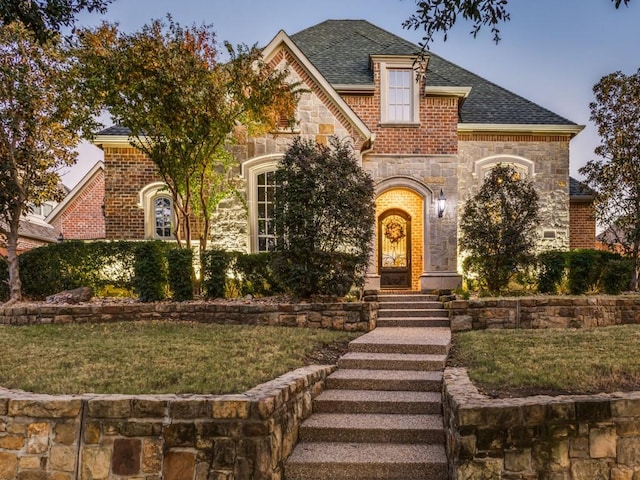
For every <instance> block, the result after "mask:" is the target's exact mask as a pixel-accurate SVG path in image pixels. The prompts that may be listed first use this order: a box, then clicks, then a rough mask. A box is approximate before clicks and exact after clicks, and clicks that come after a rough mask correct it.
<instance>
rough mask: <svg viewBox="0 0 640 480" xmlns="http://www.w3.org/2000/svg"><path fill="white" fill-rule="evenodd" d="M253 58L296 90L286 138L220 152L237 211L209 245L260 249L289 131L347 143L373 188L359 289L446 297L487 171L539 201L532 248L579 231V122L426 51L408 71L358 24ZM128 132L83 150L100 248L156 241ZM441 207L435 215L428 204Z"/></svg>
mask: <svg viewBox="0 0 640 480" xmlns="http://www.w3.org/2000/svg"><path fill="white" fill-rule="evenodd" d="M263 52H264V58H265V60H266V61H268V62H270V63H271V64H273V65H288V67H289V68H290V71H291V76H292V78H293V79H294V80H300V81H302V82H303V84H304V86H305V87H306V88H307V89H308V92H307V93H305V94H303V96H302V98H301V100H300V103H299V105H298V109H297V128H296V132H294V133H290V132H289V133H286V132H274V133H272V134H269V135H264V136H262V137H259V138H249V139H247V141H246V143H244V144H242V145H235V146H234V147H233V153H234V154H235V155H236V158H237V159H238V161H239V164H240V171H239V174H240V176H241V178H242V179H244V188H245V190H244V194H245V195H246V201H247V206H248V211H247V210H246V209H245V208H244V207H243V206H242V205H241V203H240V202H237V201H235V200H227V201H225V202H223V204H222V205H221V206H220V207H219V208H218V211H217V212H216V214H215V217H214V234H213V239H212V243H213V244H214V245H217V246H220V247H223V248H226V249H229V250H243V251H251V252H257V251H261V250H265V249H267V248H268V245H269V244H270V241H269V240H270V238H271V237H272V235H273V231H272V230H271V228H270V221H271V219H270V218H269V212H270V211H271V209H270V208H269V204H270V202H271V201H272V198H271V197H270V193H271V192H272V188H273V182H274V177H273V172H274V171H275V169H276V168H277V165H278V162H279V160H280V159H281V158H282V156H283V154H284V152H285V151H286V149H287V147H288V146H289V144H290V142H291V139H292V138H293V136H294V135H301V136H302V137H304V138H309V139H313V140H315V141H317V142H320V143H326V142H327V140H328V138H329V137H330V136H332V135H335V136H337V137H340V138H344V137H348V138H350V139H351V140H352V142H353V145H354V147H355V151H356V154H357V157H358V159H359V161H360V162H361V164H362V166H363V168H364V169H365V170H366V171H368V172H369V173H370V174H371V175H372V177H373V179H374V180H375V185H376V187H375V195H376V209H377V211H376V218H377V225H376V240H375V245H374V247H375V255H374V256H373V258H372V262H371V265H370V268H369V272H368V275H367V288H372V289H379V288H393V289H400V288H407V289H409V288H410V289H413V290H431V289H436V288H453V287H456V286H457V285H458V284H459V282H460V273H459V272H460V263H459V260H458V254H459V252H458V236H457V232H458V224H459V220H460V211H461V208H462V205H463V203H464V202H465V201H466V200H467V199H469V198H470V197H471V196H472V195H473V193H474V192H475V191H477V189H478V187H479V185H480V184H481V182H482V179H483V178H484V176H485V175H486V173H487V172H488V171H489V170H490V169H491V168H492V167H493V166H494V165H496V164H497V163H507V164H510V165H512V166H514V167H515V168H516V169H518V171H520V173H521V174H522V175H524V176H526V177H527V178H530V179H531V180H533V182H534V185H535V187H536V189H537V190H538V192H539V193H540V198H541V215H542V219H543V220H542V224H541V227H540V242H539V243H540V248H565V249H566V248H569V247H570V245H571V238H573V237H574V236H575V237H576V238H581V236H582V235H585V236H587V235H590V233H583V232H581V231H578V230H576V231H575V232H574V231H572V230H571V228H570V198H571V192H570V183H571V181H570V178H569V142H570V140H571V139H572V138H573V137H574V136H575V135H576V134H578V133H579V132H580V131H581V130H582V128H583V127H582V126H580V125H577V124H575V123H573V122H571V121H570V120H567V119H565V118H563V117H561V116H559V115H556V114H555V113H553V112H551V111H549V110H547V109H545V108H543V107H541V106H538V105H536V104H534V103H532V102H530V101H528V100H526V99H524V98H522V97H520V96H518V95H516V94H514V93H512V92H509V91H507V90H505V89H504V88H501V87H499V86H498V85H495V84H493V83H491V82H489V81H487V80H485V79H483V78H481V77H479V76H477V75H474V74H473V73H471V72H469V71H467V70H465V69H463V68H461V67H459V66H457V65H455V64H453V63H451V62H449V61H447V60H445V59H443V58H441V57H439V56H437V55H435V54H433V53H428V54H427V56H426V58H425V62H426V70H424V69H423V70H422V71H420V70H419V69H418V68H416V67H417V66H418V64H416V63H415V60H416V54H417V52H419V47H418V46H416V45H414V44H412V43H410V42H408V41H406V40H404V39H402V38H400V37H398V36H396V35H394V34H391V33H389V32H387V31H385V30H382V29H380V28H378V27H376V26H375V25H372V24H371V23H368V22H366V21H361V20H328V21H326V22H323V23H320V24H318V25H315V26H313V27H310V28H308V29H306V30H303V31H301V32H299V33H296V34H294V35H291V36H290V35H288V34H286V33H285V32H284V31H280V32H279V33H278V34H277V35H276V36H275V38H274V39H273V40H272V41H271V42H270V43H269V44H268V45H267V46H266V47H265V48H264V51H263ZM567 88H569V86H567ZM128 134H129V132H128V131H127V130H126V129H123V128H121V127H118V126H115V127H111V128H107V129H106V130H103V131H102V132H100V134H99V135H98V136H97V137H96V139H95V140H94V143H95V144H96V145H98V146H99V147H100V148H102V149H103V150H104V174H105V220H106V238H108V239H120V238H127V239H141V238H160V239H163V238H165V239H167V238H169V237H170V236H171V233H170V231H169V229H168V228H166V225H168V224H170V223H171V218H172V209H171V207H172V205H171V198H170V196H169V195H168V193H167V192H166V190H164V185H163V184H162V182H160V180H159V178H158V176H157V175H156V173H155V167H154V165H153V163H152V162H150V161H149V160H148V159H147V158H145V156H144V155H143V154H142V153H141V152H139V151H138V150H136V149H135V148H133V147H131V146H130V145H129V142H128ZM445 198H446V202H445V205H444V210H443V211H442V210H440V209H439V208H438V205H441V202H438V199H441V200H444V199H445ZM576 216H577V214H576ZM576 225H577V227H576V228H577V229H580V228H582V227H580V226H579V224H576Z"/></svg>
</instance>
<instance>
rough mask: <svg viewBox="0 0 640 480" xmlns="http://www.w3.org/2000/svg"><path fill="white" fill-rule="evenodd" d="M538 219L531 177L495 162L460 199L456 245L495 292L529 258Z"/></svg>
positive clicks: (503, 285) (526, 262) (529, 260)
mask: <svg viewBox="0 0 640 480" xmlns="http://www.w3.org/2000/svg"><path fill="white" fill-rule="evenodd" d="M538 224H539V213H538V194H537V192H536V191H535V189H534V187H533V183H532V182H531V181H530V180H527V179H524V178H521V177H520V174H519V173H518V172H517V171H516V170H515V169H514V168H513V167H511V166H510V165H503V164H498V165H496V166H495V167H494V168H493V169H492V170H491V171H490V172H489V174H488V175H487V177H486V178H485V179H484V182H483V183H482V186H481V187H480V190H479V192H478V193H477V194H476V195H474V196H473V198H471V199H470V200H468V201H467V202H466V203H465V205H464V209H463V212H462V217H461V219H460V230H461V233H462V235H461V238H460V248H461V250H462V251H464V252H466V253H467V254H468V257H467V259H466V260H465V266H466V268H465V269H466V270H468V271H469V272H471V273H475V274H477V275H478V276H479V277H480V280H481V281H483V282H484V283H485V284H486V286H487V288H488V289H489V291H491V292H499V291H500V290H501V289H502V288H504V287H506V286H507V284H508V283H509V280H510V279H511V277H512V276H513V275H514V274H515V273H516V272H517V271H518V269H519V268H520V267H523V266H526V265H528V264H530V263H531V261H532V260H533V249H534V247H535V244H536V227H537V226H538Z"/></svg>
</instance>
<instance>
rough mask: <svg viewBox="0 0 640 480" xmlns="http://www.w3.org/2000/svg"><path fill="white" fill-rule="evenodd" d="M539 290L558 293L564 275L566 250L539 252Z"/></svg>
mask: <svg viewBox="0 0 640 480" xmlns="http://www.w3.org/2000/svg"><path fill="white" fill-rule="evenodd" d="M537 260H538V262H537V263H538V292H540V293H557V291H558V287H559V285H560V283H561V282H562V278H563V277H564V273H565V269H566V263H567V255H566V252H562V251H559V250H550V251H548V252H542V253H540V254H538V259H537Z"/></svg>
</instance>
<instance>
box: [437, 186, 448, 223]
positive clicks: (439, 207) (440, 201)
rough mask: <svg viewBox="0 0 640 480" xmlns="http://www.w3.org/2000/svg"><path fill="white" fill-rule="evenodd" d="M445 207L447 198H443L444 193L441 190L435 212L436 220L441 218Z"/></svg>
mask: <svg viewBox="0 0 640 480" xmlns="http://www.w3.org/2000/svg"><path fill="white" fill-rule="evenodd" d="M446 206H447V197H445V196H444V192H443V191H442V189H440V195H438V200H437V205H436V208H437V211H438V218H442V216H443V215H444V209H445V208H446Z"/></svg>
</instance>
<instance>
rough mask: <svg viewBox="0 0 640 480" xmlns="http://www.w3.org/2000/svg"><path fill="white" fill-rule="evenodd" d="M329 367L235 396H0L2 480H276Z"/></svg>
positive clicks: (306, 369)
mask: <svg viewBox="0 0 640 480" xmlns="http://www.w3.org/2000/svg"><path fill="white" fill-rule="evenodd" d="M334 370H335V366H308V367H304V368H300V369H298V370H295V371H293V372H289V373H287V374H285V375H282V376H280V377H278V378H277V379H275V380H272V381H270V382H267V383H264V384H262V385H259V386H257V387H255V388H253V389H251V390H248V391H247V392H244V393H242V394H239V395H139V396H136V395H93V394H86V395H63V396H62V395H61V396H56V395H40V394H33V393H26V392H20V391H14V390H7V389H0V478H44V477H43V475H44V476H47V478H56V479H60V480H70V479H72V478H100V479H109V480H110V479H117V478H122V477H123V476H135V477H136V478H147V479H160V478H163V479H164V480H184V479H185V478H212V477H215V478H225V479H229V480H233V479H236V480H240V479H247V478H264V479H274V480H275V479H281V478H283V464H284V461H285V459H286V458H287V457H288V456H289V454H290V453H291V451H292V450H293V447H294V446H295V442H296V441H297V437H298V428H299V425H300V423H301V422H302V421H303V420H304V419H306V418H307V417H308V416H309V415H310V414H311V402H312V400H313V398H315V397H316V396H317V395H319V394H320V392H322V390H323V389H324V383H325V379H326V377H327V376H328V375H329V374H330V373H332V372H333V371H334Z"/></svg>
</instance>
